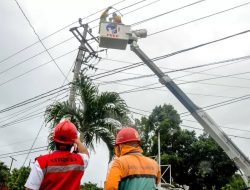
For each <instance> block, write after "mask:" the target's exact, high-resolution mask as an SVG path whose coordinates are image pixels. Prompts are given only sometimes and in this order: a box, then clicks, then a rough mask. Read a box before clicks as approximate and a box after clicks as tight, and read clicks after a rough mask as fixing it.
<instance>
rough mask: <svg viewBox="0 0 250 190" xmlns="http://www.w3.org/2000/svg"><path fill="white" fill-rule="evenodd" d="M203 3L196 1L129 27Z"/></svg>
mask: <svg viewBox="0 0 250 190" xmlns="http://www.w3.org/2000/svg"><path fill="white" fill-rule="evenodd" d="M204 1H205V0H200V1H196V2H194V3H190V4H188V5H184V6H182V7H179V8H176V9H173V10H170V11H167V12H164V13H161V14H159V15H156V16H153V17H150V18H147V19H144V20H142V21H138V22H136V23H133V24H132V25H131V26H136V25H138V24H142V23H145V22H148V21H150V20H153V19H156V18H159V17H161V16H164V15H167V14H170V13H173V12H175V11H179V10H181V9H184V8H187V7H191V6H193V5H196V4H198V3H201V2H204Z"/></svg>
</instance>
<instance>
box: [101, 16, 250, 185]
mask: <svg viewBox="0 0 250 190" xmlns="http://www.w3.org/2000/svg"><path fill="white" fill-rule="evenodd" d="M114 20H115V19H111V21H110V22H106V21H105V22H103V21H102V20H101V22H100V42H102V43H100V47H106V48H113V49H120V50H123V49H126V44H125V42H127V43H128V44H130V48H131V50H132V51H133V52H134V53H135V54H136V55H137V56H138V57H139V58H140V59H141V60H142V61H143V62H144V63H145V64H146V65H147V66H148V67H149V68H150V69H151V70H152V71H153V72H154V73H155V75H157V76H158V78H159V81H160V83H161V84H163V85H165V86H166V87H167V88H168V89H169V90H170V91H171V92H172V94H173V95H174V96H175V97H176V98H177V99H178V100H179V101H180V102H181V103H182V104H183V105H184V106H185V108H186V109H187V110H188V111H189V112H190V113H191V114H192V116H193V117H194V118H195V119H196V120H197V121H198V122H199V123H200V125H201V126H203V128H204V130H205V131H206V132H207V133H208V134H209V135H210V136H211V137H212V138H213V139H214V140H215V141H216V142H217V143H218V145H219V146H220V147H221V148H222V149H223V150H224V151H225V153H226V154H227V155H228V157H229V158H230V159H232V160H233V161H234V163H235V164H236V166H237V167H238V169H239V171H241V172H242V173H243V180H244V182H245V184H246V185H247V187H249V184H248V180H249V178H250V161H249V159H248V157H247V156H245V154H244V153H243V152H242V151H241V150H240V149H239V148H238V147H237V146H236V145H235V144H234V143H233V141H232V140H231V139H230V138H229V137H228V136H227V135H226V134H225V133H224V132H223V131H222V130H221V129H220V127H219V126H218V125H217V124H216V123H215V121H214V120H213V119H212V118H211V117H210V116H209V115H208V114H207V113H206V112H205V111H204V110H203V109H202V108H200V107H198V106H197V105H196V104H195V103H194V102H193V101H192V100H191V99H190V98H189V97H188V96H187V95H186V94H185V93H184V92H183V91H182V90H181V89H180V88H179V86H178V85H177V84H175V82H174V81H173V80H172V79H171V78H170V77H169V76H168V75H166V74H165V73H163V72H162V71H161V70H160V68H159V67H157V65H156V64H155V63H154V62H153V61H152V60H151V59H150V58H149V57H148V56H147V55H146V54H145V53H144V52H143V51H142V50H141V49H140V47H139V46H138V44H137V41H138V39H139V38H145V37H146V36H147V31H146V30H136V31H132V30H131V29H130V26H128V25H123V24H119V25H115V24H116V23H115V22H114ZM113 25H114V26H117V27H116V29H114V30H115V31H116V32H118V28H119V31H123V32H122V35H117V36H112V35H108V34H110V33H112V31H110V29H109V27H107V26H113ZM118 26H119V27H118ZM114 28H115V27H114ZM125 31H126V33H125V34H124V32H125ZM124 35H125V36H124Z"/></svg>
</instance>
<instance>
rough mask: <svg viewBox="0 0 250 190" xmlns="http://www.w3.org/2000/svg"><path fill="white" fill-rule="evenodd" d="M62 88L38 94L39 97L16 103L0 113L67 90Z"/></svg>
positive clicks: (0, 111)
mask: <svg viewBox="0 0 250 190" xmlns="http://www.w3.org/2000/svg"><path fill="white" fill-rule="evenodd" d="M68 85H69V84H66V85H64V86H62V87H65V86H68ZM62 87H59V88H55V89H53V90H50V91H48V92H45V93H42V94H40V95H37V96H35V97H33V98H30V99H27V100H25V101H22V102H19V103H17V104H14V105H12V106H10V107H7V108H4V109H2V110H0V113H3V112H7V111H10V110H13V109H15V108H18V107H20V106H23V105H27V104H29V103H32V102H34V101H37V100H40V99H42V98H46V97H48V96H51V95H54V94H56V93H58V92H61V91H64V90H67V89H68V88H62Z"/></svg>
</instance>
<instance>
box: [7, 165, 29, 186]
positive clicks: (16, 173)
mask: <svg viewBox="0 0 250 190" xmlns="http://www.w3.org/2000/svg"><path fill="white" fill-rule="evenodd" d="M29 173H30V167H21V168H20V169H16V168H15V169H13V170H12V172H11V176H10V178H9V181H8V187H9V188H10V189H11V190H25V187H24V185H25V183H26V181H27V179H28V177H29Z"/></svg>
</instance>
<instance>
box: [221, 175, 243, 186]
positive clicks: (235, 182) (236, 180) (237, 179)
mask: <svg viewBox="0 0 250 190" xmlns="http://www.w3.org/2000/svg"><path fill="white" fill-rule="evenodd" d="M245 188H246V187H245V183H244V181H243V180H242V177H241V176H240V175H239V174H235V175H233V176H232V178H231V179H230V181H229V183H228V184H226V185H225V186H224V187H222V188H221V190H241V189H242V190H243V189H245Z"/></svg>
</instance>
